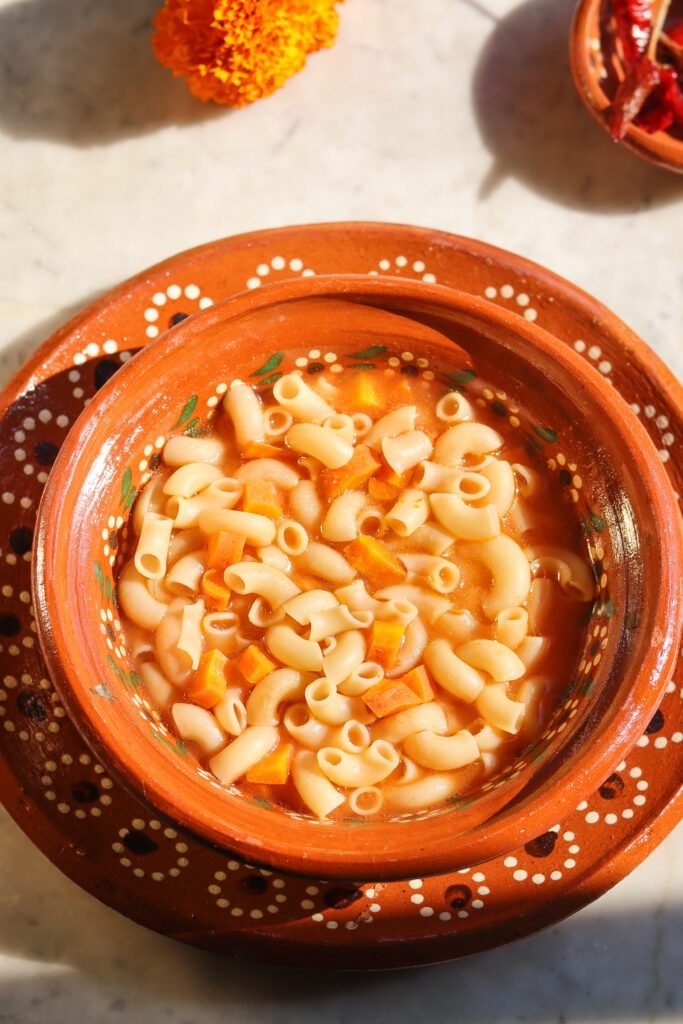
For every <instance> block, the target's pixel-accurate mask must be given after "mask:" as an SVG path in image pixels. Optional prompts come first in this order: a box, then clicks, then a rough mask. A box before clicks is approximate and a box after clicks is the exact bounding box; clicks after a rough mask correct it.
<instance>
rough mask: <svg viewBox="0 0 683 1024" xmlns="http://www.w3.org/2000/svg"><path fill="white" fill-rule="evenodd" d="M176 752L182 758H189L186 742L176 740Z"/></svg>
mask: <svg viewBox="0 0 683 1024" xmlns="http://www.w3.org/2000/svg"><path fill="white" fill-rule="evenodd" d="M175 750H176V752H177V753H178V754H180V756H181V757H187V756H188V754H189V753H190V751H189V748H188V746H187V743H185V741H184V740H176V742H175Z"/></svg>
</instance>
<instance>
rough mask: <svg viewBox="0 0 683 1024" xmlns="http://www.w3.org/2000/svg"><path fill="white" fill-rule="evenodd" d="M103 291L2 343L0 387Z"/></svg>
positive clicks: (0, 352) (94, 293) (85, 297)
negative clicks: (44, 343)
mask: <svg viewBox="0 0 683 1024" xmlns="http://www.w3.org/2000/svg"><path fill="white" fill-rule="evenodd" d="M105 290H106V289H105ZM103 291H104V290H103ZM103 291H101V292H100V291H98V292H91V293H90V294H89V295H85V296H84V297H83V298H82V299H81V300H80V301H79V302H74V303H71V304H70V305H68V306H64V307H63V308H62V309H59V310H57V311H56V312H54V313H51V314H50V316H48V317H45V318H44V319H43V320H40V321H39V322H38V323H36V324H34V325H33V326H32V327H29V328H28V329H27V330H26V331H22V333H21V334H19V335H17V337H16V338H14V339H13V340H12V341H9V342H7V343H6V344H4V345H3V346H2V350H1V351H0V388H4V387H5V386H6V385H7V384H8V382H9V381H10V380H11V379H12V377H13V376H14V374H15V373H16V372H17V371H18V370H19V369H20V368H21V367H22V366H23V364H24V363H25V362H26V360H27V359H28V358H29V356H31V355H33V353H34V352H35V351H36V349H37V348H39V347H40V345H42V344H43V342H44V341H47V339H48V338H49V337H50V336H51V335H52V334H54V333H55V331H56V330H58V329H59V328H60V327H62V326H63V325H64V324H66V323H67V322H68V321H69V320H71V318H72V317H74V316H75V315H76V314H77V313H79V312H80V311H81V310H82V309H85V308H86V306H89V305H90V303H91V302H94V301H95V299H97V298H98V297H99V296H100V295H102V294H103ZM0 1024H1V1022H0Z"/></svg>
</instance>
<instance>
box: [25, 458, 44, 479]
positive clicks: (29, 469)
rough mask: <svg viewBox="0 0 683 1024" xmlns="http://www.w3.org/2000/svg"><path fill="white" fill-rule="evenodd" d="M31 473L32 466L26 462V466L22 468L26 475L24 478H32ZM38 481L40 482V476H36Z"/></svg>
mask: <svg viewBox="0 0 683 1024" xmlns="http://www.w3.org/2000/svg"><path fill="white" fill-rule="evenodd" d="M33 472H34V470H33V466H32V465H31V463H30V462H27V463H26V465H25V466H24V473H25V474H26V476H33ZM38 479H39V480H40V474H38Z"/></svg>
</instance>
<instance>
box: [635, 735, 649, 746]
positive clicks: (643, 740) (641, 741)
mask: <svg viewBox="0 0 683 1024" xmlns="http://www.w3.org/2000/svg"><path fill="white" fill-rule="evenodd" d="M649 743H650V737H649V736H640V737H639V738H638V741H637V743H636V746H637V747H647V746H648V745H649Z"/></svg>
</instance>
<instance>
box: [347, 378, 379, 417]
mask: <svg viewBox="0 0 683 1024" xmlns="http://www.w3.org/2000/svg"><path fill="white" fill-rule="evenodd" d="M354 384H355V386H354V389H353V394H352V397H351V399H350V404H351V407H352V408H354V409H356V408H360V409H379V408H380V406H381V405H382V396H381V395H380V393H379V391H378V390H377V378H376V376H375V375H374V374H371V373H359V374H358V376H357V377H356V380H355V382H354Z"/></svg>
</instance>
